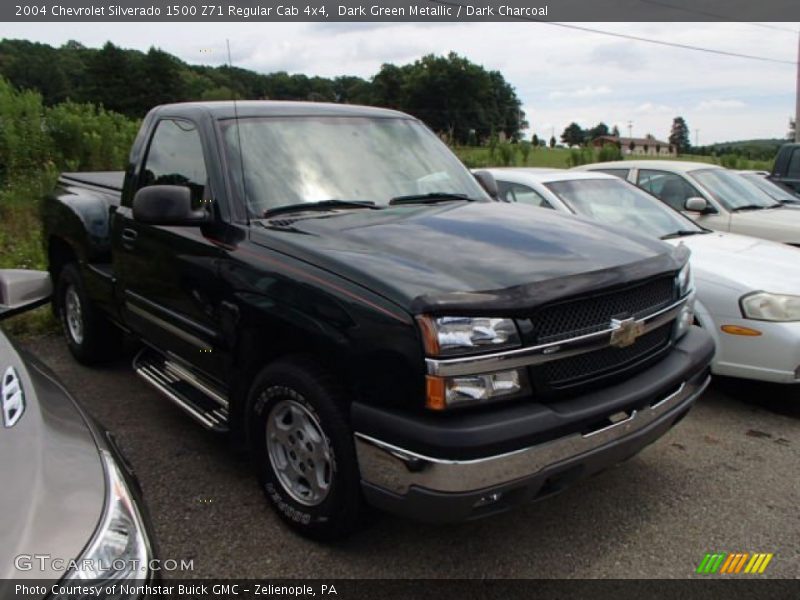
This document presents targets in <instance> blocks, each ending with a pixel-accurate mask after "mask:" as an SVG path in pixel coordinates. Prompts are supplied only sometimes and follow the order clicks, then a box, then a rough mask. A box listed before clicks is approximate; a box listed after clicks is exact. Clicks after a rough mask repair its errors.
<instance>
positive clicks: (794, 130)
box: [786, 119, 797, 142]
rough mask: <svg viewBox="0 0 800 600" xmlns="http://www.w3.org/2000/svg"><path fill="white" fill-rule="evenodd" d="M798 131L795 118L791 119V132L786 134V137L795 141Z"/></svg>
mask: <svg viewBox="0 0 800 600" xmlns="http://www.w3.org/2000/svg"><path fill="white" fill-rule="evenodd" d="M796 131H797V123H795V120H794V119H789V132H788V133H787V134H786V139H787V140H789V141H792V142H793V141H794V138H795V132H796Z"/></svg>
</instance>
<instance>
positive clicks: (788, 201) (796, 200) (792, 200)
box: [778, 198, 800, 204]
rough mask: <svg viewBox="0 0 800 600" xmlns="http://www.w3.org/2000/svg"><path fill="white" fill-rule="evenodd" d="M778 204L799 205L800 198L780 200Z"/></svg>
mask: <svg viewBox="0 0 800 600" xmlns="http://www.w3.org/2000/svg"><path fill="white" fill-rule="evenodd" d="M778 202H780V203H781V204H800V198H797V199H795V198H781V199H780V200H778Z"/></svg>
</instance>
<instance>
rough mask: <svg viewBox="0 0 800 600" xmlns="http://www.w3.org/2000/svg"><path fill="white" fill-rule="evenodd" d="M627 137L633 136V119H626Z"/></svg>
mask: <svg viewBox="0 0 800 600" xmlns="http://www.w3.org/2000/svg"><path fill="white" fill-rule="evenodd" d="M628 137H629V138H632V137H633V121H628Z"/></svg>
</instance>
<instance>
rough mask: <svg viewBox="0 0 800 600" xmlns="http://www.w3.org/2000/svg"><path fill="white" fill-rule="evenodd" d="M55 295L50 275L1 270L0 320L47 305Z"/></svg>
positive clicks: (23, 270) (43, 272) (38, 272)
mask: <svg viewBox="0 0 800 600" xmlns="http://www.w3.org/2000/svg"><path fill="white" fill-rule="evenodd" d="M52 293H53V285H52V284H51V283H50V273H48V272H46V271H28V270H25V269H0V319H6V318H8V317H12V316H14V315H16V314H19V313H21V312H25V311H26V310H30V309H32V308H36V307H37V306H41V305H42V304H45V303H46V302H47V301H48V300H49V299H50V295H51V294H52Z"/></svg>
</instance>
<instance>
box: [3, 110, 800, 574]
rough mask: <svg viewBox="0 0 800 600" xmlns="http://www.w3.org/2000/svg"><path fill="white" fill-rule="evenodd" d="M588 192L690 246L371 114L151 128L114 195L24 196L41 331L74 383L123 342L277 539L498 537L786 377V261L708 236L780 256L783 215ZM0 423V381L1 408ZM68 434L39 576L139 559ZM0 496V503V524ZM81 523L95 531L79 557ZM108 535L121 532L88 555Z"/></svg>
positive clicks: (729, 194)
mask: <svg viewBox="0 0 800 600" xmlns="http://www.w3.org/2000/svg"><path fill="white" fill-rule="evenodd" d="M659 164H660V163H659ZM602 168H603V169H606V170H608V169H611V170H612V171H616V173H615V174H616V175H620V176H622V177H623V178H625V179H628V180H629V181H632V182H636V183H638V184H640V185H642V186H645V187H647V188H648V189H649V191H650V192H651V193H653V194H656V195H660V196H661V197H662V198H663V199H665V200H664V201H665V202H667V203H668V204H670V205H672V206H674V208H676V209H677V210H678V211H690V212H692V214H694V215H695V216H702V217H703V219H706V221H704V222H703V224H704V226H700V225H697V224H695V223H694V222H692V221H691V220H689V219H688V218H686V217H685V216H683V215H681V214H680V212H677V211H676V210H673V209H671V208H668V207H666V206H664V205H663V204H661V203H660V202H658V201H657V200H655V199H654V198H653V197H652V196H650V195H648V194H646V193H644V192H642V191H640V190H638V189H637V188H636V187H634V186H633V185H631V184H629V183H625V182H623V181H622V180H621V179H619V178H614V177H611V176H606V175H603V174H599V173H575V172H562V173H558V174H552V175H551V174H535V173H530V172H526V171H514V170H497V171H493V172H478V173H476V174H475V175H474V176H473V175H472V174H470V172H469V171H468V170H467V169H466V168H465V167H464V166H463V165H462V164H461V163H460V162H459V161H458V160H457V159H456V158H455V156H454V155H452V153H451V152H450V151H449V150H448V149H447V147H446V146H445V145H444V144H442V143H441V142H440V140H439V139H438V138H437V137H436V136H435V135H434V134H433V133H432V132H430V131H429V130H428V129H427V128H425V127H424V126H423V125H422V124H421V123H420V122H419V121H417V120H416V119H414V118H412V117H409V116H408V115H404V114H402V113H398V112H395V111H390V110H382V109H375V108H365V107H354V106H347V105H327V104H321V103H312V104H307V103H287V102H242V103H237V104H236V106H234V105H233V104H231V103H229V102H218V103H213V102H208V103H189V104H176V105H167V106H161V107H157V108H156V109H154V110H153V111H151V112H150V113H149V114H148V116H147V117H146V118H145V119H144V121H143V123H142V126H141V130H140V132H139V134H138V136H137V138H136V141H135V142H134V146H133V148H132V150H131V154H130V164H129V165H128V168H127V170H126V171H125V172H124V173H122V172H120V173H116V172H115V173H64V174H62V175H61V177H60V178H59V181H58V185H57V187H56V189H55V191H54V192H53V193H52V194H50V195H48V196H47V198H46V199H45V202H44V205H43V220H44V235H43V239H44V241H45V244H46V247H47V255H48V258H49V273H50V276H51V278H52V281H53V284H54V295H53V306H54V309H55V311H56V314H57V315H58V317H59V319H60V321H61V323H62V326H63V330H64V335H65V338H66V341H67V345H68V347H69V350H70V351H71V353H72V354H73V356H74V357H75V358H76V359H77V360H78V361H80V362H82V363H84V364H88V365H91V364H96V363H98V362H102V361H104V360H108V359H109V358H110V357H112V356H114V354H115V351H116V350H118V348H119V347H120V344H121V340H122V338H123V336H128V337H129V338H132V339H134V340H136V341H138V342H139V343H140V344H141V347H142V349H141V351H140V352H139V353H138V354H137V355H136V358H135V359H134V361H133V368H134V370H135V371H136V373H137V374H138V375H139V376H140V377H141V378H142V379H143V380H144V381H146V382H147V383H148V384H149V385H151V386H152V387H153V388H154V389H155V390H156V391H157V392H159V393H160V394H161V395H162V396H163V397H165V398H166V399H167V400H169V401H171V402H173V403H174V404H175V405H176V406H178V407H179V408H180V409H182V410H184V411H185V412H186V413H187V415H188V416H189V417H191V418H192V419H194V420H195V421H197V422H198V423H199V424H200V425H201V426H203V427H205V428H207V429H209V430H211V431H214V432H217V433H219V434H222V435H227V436H228V437H229V438H230V439H231V441H232V443H235V444H239V445H243V446H245V447H246V448H248V450H249V452H250V455H251V457H252V461H253V464H254V466H255V471H256V476H257V477H258V480H259V482H260V484H261V486H262V487H263V490H264V493H265V496H266V498H267V500H268V502H269V503H270V504H271V506H272V507H273V508H274V509H275V511H276V512H277V514H278V515H280V517H281V518H282V519H283V520H284V521H285V522H286V523H287V524H288V525H289V526H290V527H292V528H293V529H295V530H296V531H298V532H299V533H301V534H302V535H305V536H308V537H311V538H314V539H325V540H327V539H333V538H337V537H341V536H344V535H347V534H349V533H350V532H352V531H353V530H354V529H355V528H356V527H357V526H358V525H359V523H360V520H361V517H362V515H363V512H364V509H365V507H366V506H368V505H371V506H373V507H377V508H381V509H385V510H389V511H393V512H395V513H398V514H402V515H406V516H409V517H412V518H416V519H421V520H427V521H454V520H455V521H457V520H466V519H474V518H479V517H484V516H488V515H492V514H496V513H498V512H502V511H505V510H508V509H510V508H511V507H513V506H516V505H518V504H520V503H524V502H529V501H532V500H538V499H541V498H545V497H547V496H549V495H551V494H553V493H556V492H558V491H560V490H562V489H564V488H565V487H567V486H568V485H570V484H572V483H573V482H575V481H577V480H579V479H582V478H584V477H587V476H589V475H592V474H594V473H596V472H599V471H601V470H603V469H606V468H608V467H610V466H612V465H615V464H617V463H619V462H621V461H623V460H625V459H627V458H629V457H630V456H632V455H634V454H636V453H637V452H639V451H640V450H641V449H642V448H643V447H645V446H646V445H648V444H650V443H652V442H654V441H655V440H657V439H658V438H659V437H661V436H662V435H663V434H664V433H666V432H667V431H668V430H669V429H670V428H671V427H672V426H674V425H675V424H676V423H678V422H679V421H680V420H681V419H682V418H683V417H684V416H685V415H686V414H687V412H688V411H689V410H690V408H691V407H692V405H693V403H694V401H695V400H696V399H697V398H698V397H699V396H700V394H701V393H702V392H703V390H704V389H705V387H706V386H707V385H708V383H709V380H710V371H712V370H713V371H715V372H717V373H724V374H733V375H737V376H748V377H754V378H760V379H767V380H772V381H782V382H789V381H796V380H797V379H798V365H800V356H798V344H797V336H798V335H799V334H800V332H798V329H797V326H798V324H797V323H796V322H792V321H797V320H798V317H797V310H798V306H797V303H796V300H797V297H798V295H797V294H798V289H800V275H799V274H798V273H797V272H796V271H797V268H796V267H794V262H796V261H797V258H798V256H797V253H798V252H800V250H797V249H793V248H790V247H788V246H784V245H780V244H776V243H770V242H766V241H758V240H754V239H751V238H745V237H741V236H737V235H733V234H721V233H712V232H710V231H708V229H706V228H705V227H706V226H707V227H709V228H710V227H712V226H717V227H718V228H720V229H724V230H726V231H728V230H731V231H738V230H741V229H748V230H750V231H756V230H758V231H762V232H765V233H767V232H768V233H769V235H765V237H770V238H771V239H779V240H780V241H785V242H790V243H800V227H797V226H796V225H794V223H795V221H793V220H792V219H800V211H791V210H789V209H783V210H782V212H781V215H780V216H778V218H772V217H769V215H770V214H772V213H773V212H777V210H778V209H777V208H773V207H772V206H773V205H777V203H775V202H765V203H764V206H760V205H759V206H755V204H756V203H755V202H754V201H745V200H743V198H742V194H743V192H742V191H741V190H740V189H739V188H740V187H741V186H740V185H739V184H738V183H735V182H733V181H731V180H730V179H729V178H728V175H727V171H724V170H717V169H703V168H702V167H698V165H697V164H694V165H693V167H692V168H690V167H688V166H680V165H679V164H678V165H674V166H673V167H671V168H672V169H673V170H672V171H670V170H668V169H666V168H663V169H659V168H657V166H656V165H645V164H640V165H637V164H633V163H628V162H626V163H620V165H609V164H605V165H603V166H602ZM681 169H682V170H681ZM698 169H699V171H700V172H696V171H697V170H698ZM622 170H627V172H626V173H624V174H623V173H622ZM498 182H499V187H498ZM748 185H750V184H748ZM754 189H755V188H754ZM493 196H494V197H495V198H492V197H493ZM497 197H499V198H500V199H501V200H504V201H505V202H500V203H498V202H494V201H493V200H494V199H496V198H497ZM666 198H669V200H666ZM526 204H527V205H533V206H537V207H541V208H547V209H555V210H532V209H531V208H530V206H524V205H526ZM762 209H763V210H762ZM559 213H567V214H559ZM751 213H752V214H755V213H759V214H762V215H764V217H763V218H762V219H761V220H760V221H758V220H753V219H750V218H749V216H750V215H751ZM783 213H786V214H785V215H784V214H783ZM789 215H791V216H789ZM734 223H735V227H734ZM798 224H800V222H798ZM691 253H693V255H692V258H691V262H690V254H691ZM13 277H16V276H13ZM13 277H12V279H13ZM776 282H777V283H776ZM34 287H35V286H34ZM8 289H11V288H8ZM14 289H17V290H18V289H21V288H20V287H19V284H18V283H17V284H15V288H14ZM4 290H5V291H4ZM7 291H8V290H6V288H3V287H2V286H0V292H2V293H3V294H4V295H3V298H12V299H13V297H14V294H17V293H18V292H13V293H11V292H9V293H8V294H6V292H7ZM41 291H42V290H40V292H41ZM33 296H37V295H36V294H33ZM41 296H42V294H39V295H38V296H37V298H36V300H37V301H39V300H41ZM3 302H5V303H6V304H9V306H12V307H13V306H16V304H18V303H15V302H13V301H11V300H3ZM8 356H9V358H6V356H5V355H3V356H2V358H3V360H5V361H6V362H9V363H10V366H11V367H13V369H16V371H15V373H19V374H23V373H27V372H28V370H29V369H27V370H26V367H25V365H24V364H23V363H22V359H21V358H19V356H18V355H17V354H15V353H9V355H8ZM712 359H713V360H712ZM4 368H5V367H4ZM9 381H10V383H9V387H8V397H9V398H10V399H11V400H10V401H9V402H10V404H9V406H10V407H11V408H10V410H11V411H12V413H13V410H14V406H18V405H19V402H21V400H20V398H22V396H21V395H19V394H17V392H16V391H15V390H17V389H18V388H20V389H21V387H25V388H26V389H29V390H31V391H30V392H28V393H27V395H25V396H24V398H25V399H26V400H25V402H27V413H28V415H27V419H26V417H25V415H24V414H23V416H22V417H16V418H17V423H16V424H15V428H16V429H17V431H15V430H14V429H15V428H8V429H5V430H3V431H2V436H0V444H11V443H12V442H13V441H14V440H13V439H12V436H13V435H14V434H15V433H18V432H20V431H22V429H20V427H30V428H34V427H36V428H43V427H44V426H43V425H40V417H41V420H46V415H47V411H46V410H45V409H44V408H40V406H43V403H44V401H42V400H41V399H39V400H37V398H38V397H39V396H40V392H39V390H38V388H37V387H36V384H34V383H32V377H29V376H27V375H21V378H18V379H16V380H14V381H16V382H17V383H14V381H12V380H9ZM20 382H21V383H20ZM15 385H16V386H17V387H14V386H15ZM53 385H54V384H53ZM20 394H21V392H20ZM42 394H43V392H42ZM5 399H6V387H5V382H4V388H3V402H4V411H5V402H6V400H5ZM59 401H60V402H61V404H63V405H67V406H72V407H73V410H77V409H74V404H72V401H71V400H70V399H68V398H67V397H66V396H64V395H63V393H62V394H61V397H60V400H59ZM15 402H16V403H17V404H15ZM4 414H5V413H4ZM14 414H19V413H14ZM83 421H84V424H85V427H83V429H85V430H86V431H90V432H92V433H91V436H89V434H87V433H86V432H85V431H84V432H83V433H82V434H81V435H83V437H84V438H85V439H84V442H83V446H84V450H83V452H84V453H85V461H84V462H83V463H81V464H80V465H79V464H77V463H75V464H74V466H71V467H69V468H66V467H65V468H64V472H65V473H68V472H71V470H81V471H82V470H84V469H85V470H86V471H87V473H88V474H85V477H86V478H87V481H88V480H90V481H88V483H87V486H88V487H86V486H85V489H84V488H82V489H84V492H83V493H84V494H85V497H86V500H85V506H84V509H83V511H84V512H82V513H81V515H76V516H75V521H74V523H75V529H74V530H68V529H69V528H66V527H62V528H61V529H58V528H57V530H58V531H60V532H61V533H60V535H63V536H64V539H65V540H66V539H67V538H68V543H69V544H72V546H71V549H70V547H67V546H65V547H64V549H63V550H62V552H63V553H65V554H68V555H70V556H71V557H79V556H80V555H81V552H84V553H85V552H90V553H91V552H94V551H95V548H96V547H102V552H105V553H107V554H109V555H113V556H117V555H121V556H127V555H128V553H134V554H135V553H138V555H142V556H151V555H152V536H151V535H150V533H149V532H148V529H147V525H146V519H145V517H144V516H143V515H144V511H143V510H140V509H139V508H137V507H138V506H139V503H138V501H137V499H136V497H135V493H134V492H133V491H132V490H134V489H135V486H134V484H133V483H131V481H132V480H130V479H128V478H127V477H126V476H125V473H127V470H126V469H125V467H124V466H119V465H124V462H120V460H119V459H116V460H114V457H115V456H117V455H116V453H115V451H113V445H111V446H108V445H107V443H106V442H105V441H98V440H105V439H106V437H104V436H103V435H101V434H97V433H95V432H94V429H93V425H92V424H91V422H90V421H89V420H88V419H87V418H85V417H84V418H83ZM78 429H80V428H77V427H76V428H73V433H74V434H75V435H78V434H77V433H75V432H76V431H77V430H78ZM23 437H25V439H26V440H27V441H25V440H23V441H20V440H21V439H22V438H23ZM15 439H16V440H17V441H16V443H27V444H33V443H39V444H44V443H46V440H45V437H43V436H39V437H36V436H30V435H28V436H22V435H18V436H17V437H16V438H15ZM88 439H94V440H95V444H96V448H95V455H92V453H91V452H90V451H89V447H90V445H89V444H88V442H86V440H88ZM0 447H3V446H0ZM107 448H111V449H107ZM98 449H99V450H98ZM29 452H31V453H32V452H33V450H29ZM17 455H18V456H23V455H24V451H23V452H22V453H19V454H17ZM31 455H33V454H31ZM97 456H99V457H100V458H99V459H98V458H97ZM91 458H94V460H95V462H96V463H98V464H96V465H94V466H92V465H90V464H89V462H90V459H91ZM54 460H55V459H54ZM99 466H102V469H100V468H99ZM101 473H102V474H103V477H104V478H105V479H102V478H101V477H100V474H101ZM92 478H93V479H92ZM98 478H99V480H100V481H104V482H105V485H103V486H101V485H100V484H99V483H98ZM57 483H58V482H55V481H54V483H53V485H57ZM59 485H66V484H65V483H61V484H59ZM65 489H67V488H65ZM92 490H94V491H92ZM101 491H102V492H103V493H105V494H106V495H107V497H108V499H107V500H105V501H104V502H101V500H102V498H101ZM65 493H67V492H65ZM9 494H10V495H9ZM17 500H18V499H17V498H16V496H14V492H3V493H0V508H1V509H5V506H6V504H13V503H14V502H16V501H17ZM50 501H51V502H56V503H58V502H59V499H58V498H55V499H50ZM34 505H35V504H34ZM34 505H27V508H26V509H27V510H32V509H31V508H30V506H34ZM103 511H105V512H103ZM89 513H91V514H89ZM87 515H88V516H87ZM91 515H94V522H95V523H97V522H100V523H101V527H100V528H99V529H97V531H96V532H95V533H94V534H93V535H94V537H93V538H92V539H93V540H96V541H94V542H92V544H90V545H89V546H86V543H85V541H86V537H87V536H89V535H91V527H89V528H88V529H87V527H88V525H86V524H85V523H84V524H82V522H80V519H86V523H88V522H89V521H91V518H90V517H91ZM106 523H115V524H116V525H115V531H118V532H119V531H121V532H123V534H124V535H122V534H121V535H118V536H117V537H116V538H114V540H111V541H108V542H106V541H105V538H104V534H103V532H104V527H106ZM79 525H80V527H78V526H79ZM84 525H86V526H84ZM78 529H80V530H78ZM17 533H19V532H17ZM17 533H13V532H12V533H9V534H8V535H10V536H12V537H13V540H11V541H12V542H13V543H12V544H11V545H10V546H9V549H11V547H13V551H14V552H21V551H24V550H25V548H21V547H19V543H18V541H19V540H24V544H23V545H25V544H28V543H29V542H28V538H23V537H22V536H21V535H17ZM14 536H16V537H14ZM126 536H127V537H126ZM54 543H55V541H54ZM114 543H116V544H117V545H116V546H113V547H112V546H110V545H111V544H114ZM65 544H67V542H65ZM104 544H107V545H104ZM4 547H6V546H5V545H4ZM84 547H86V548H88V549H89V550H81V549H82V548H84ZM123 563H124V561H123ZM125 564H127V563H125ZM48 575H49V574H48ZM39 576H41V574H40V575H39ZM59 576H66V577H71V576H72V574H71V572H68V573H66V574H64V573H61V574H59ZM78 576H80V577H84V578H88V579H91V578H92V577H96V576H97V577H100V576H102V577H119V578H138V579H142V578H148V577H150V576H151V574H150V573H149V572H144V571H140V572H135V573H112V574H107V573H100V574H97V573H94V574H93V573H88V574H80V575H78Z"/></svg>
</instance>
